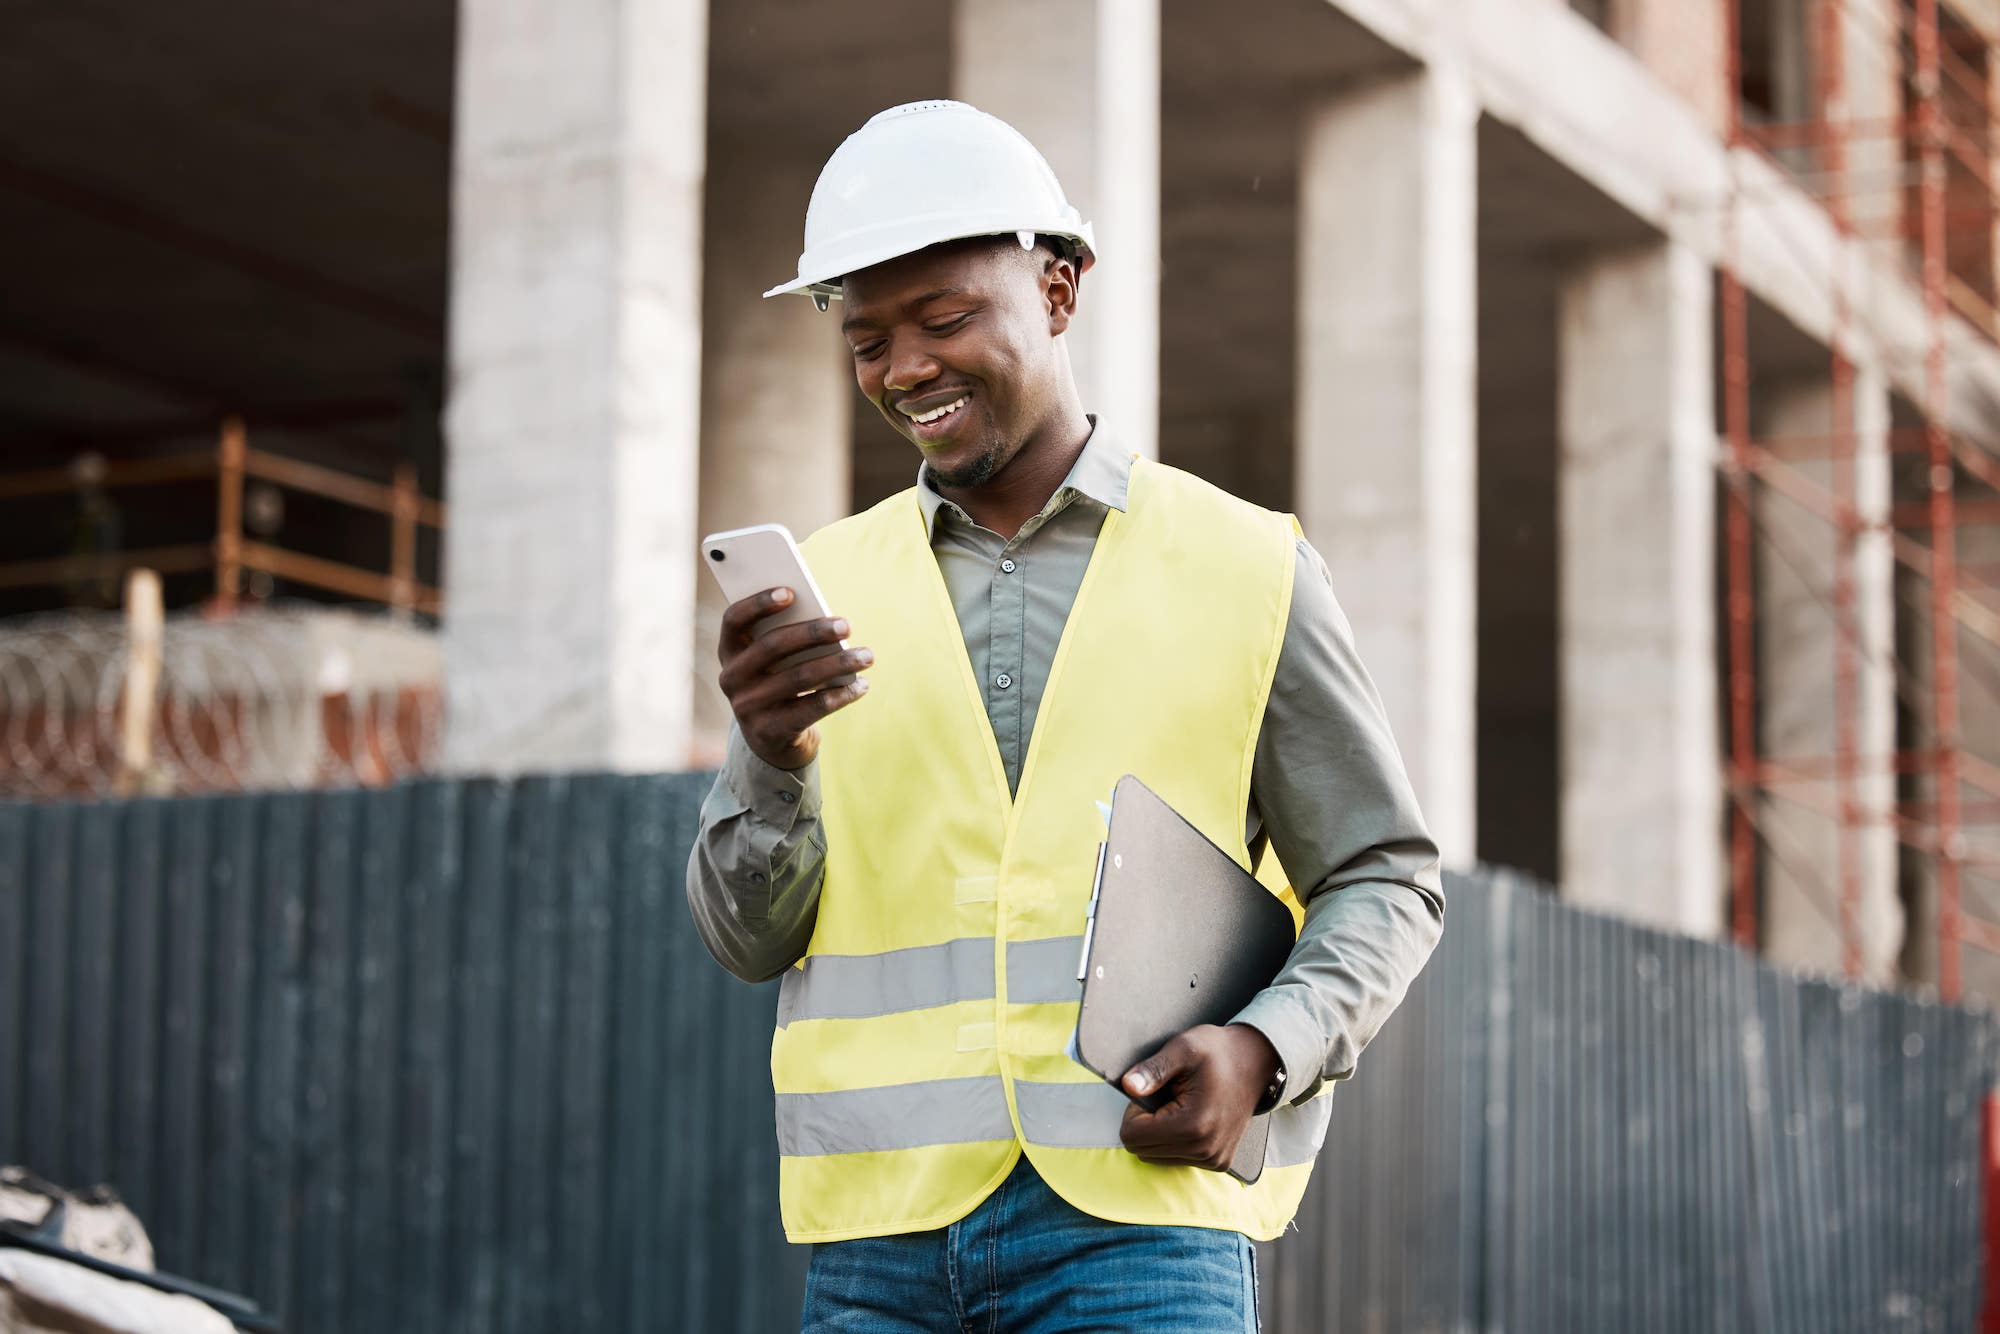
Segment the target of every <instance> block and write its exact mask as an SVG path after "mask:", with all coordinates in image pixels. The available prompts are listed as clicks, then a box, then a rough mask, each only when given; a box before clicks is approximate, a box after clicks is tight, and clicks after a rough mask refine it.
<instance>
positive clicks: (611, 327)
mask: <svg viewBox="0 0 2000 1334" xmlns="http://www.w3.org/2000/svg"><path fill="white" fill-rule="evenodd" d="M707 16H708V6H707V5H706V4H705V3H703V2H702V0H464V2H463V3H462V4H460V6H459V9H458V42H459V48H458V67H457V78H458V93H457V116H456V122H455V123H456V136H457V141H456V145H455V151H454V153H453V181H452V273H451V384H450V397H449V403H448V406H447V409H446V430H447V433H448V435H447V438H448V442H449V460H448V465H447V480H448V488H449V499H450V502H451V506H452V511H451V519H452V521H451V526H450V529H449V531H448V535H447V546H446V554H447V563H448V567H449V568H448V579H449V583H448V586H447V593H446V604H445V605H446V615H445V653H446V692H447V698H448V709H449V712H448V715H447V727H448V738H449V739H448V742H447V762H448V763H449V764H450V765H451V766H452V767H454V768H456V769H458V770H461V771H463V770H497V771H509V770H520V769H574V768H599V767H607V768H614V769H620V770H644V769H660V768H675V767H679V766H680V765H681V764H683V763H684V762H685V760H686V758H687V753H688V734H689V712H690V700H689V692H688V689H687V681H688V670H689V659H690V651H691V636H690V634H689V628H690V626H691V625H692V624H693V620H694V590H695V574H696V570H695V559H696V542H697V541H698V540H699V536H700V535H699V534H698V533H697V532H696V528H695V521H696V514H695V480H696V479H695V470H696V457H697V450H696V440H697V432H698V430H699V425H700V392H701V384H700V372H699V364H700V356H701V304H700V284H701V240H700V238H701V183H702V169H703V123H704V105H705V100H706V99H705V92H704V85H705V80H706V59H707V39H706V28H707Z"/></svg>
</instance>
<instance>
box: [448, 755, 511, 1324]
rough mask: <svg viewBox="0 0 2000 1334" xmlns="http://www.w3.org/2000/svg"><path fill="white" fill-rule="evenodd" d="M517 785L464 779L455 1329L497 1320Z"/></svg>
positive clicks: (453, 1194) (454, 1176) (453, 1226)
mask: <svg viewBox="0 0 2000 1334" xmlns="http://www.w3.org/2000/svg"><path fill="white" fill-rule="evenodd" d="M515 795H516V789H515V786H514V784H513V783H511V782H505V781H494V780H490V779H476V780H473V781H471V782H469V783H467V785H466V788H465V794H464V809H465V839H464V850H465V888H464V894H463V898H462V901H461V906H460V914H461V916H460V923H461V937H460V938H461V940H462V942H463V944H462V946H461V948H460V951H459V969H458V980H459V986H458V994H457V998H456V1000H457V1021H456V1029H457V1033H458V1043H457V1046H456V1048H455V1049H454V1052H453V1071H454V1090H453V1091H454V1095H455V1099H456V1101H455V1106H454V1108H453V1114H452V1122H453V1125H454V1127H455V1130H456V1133H455V1137H454V1147H453V1152H452V1191H451V1232H450V1237H451V1244H450V1248H449V1253H450V1254H451V1256H452V1257H453V1265H452V1284H451V1293H452V1298H453V1308H452V1309H453V1315H454V1321H453V1324H452V1326H451V1328H453V1329H456V1330H465V1331H474V1330H477V1331H482V1332H483V1331H487V1330H491V1329H494V1328H495V1327H496V1326H497V1324H498V1321H499V1311H500V1301H501V1282H502V1275H503V1273H504V1271H505V1269H506V1267H507V1264H508V1259H507V1257H506V1256H505V1255H504V1254H503V1253H502V1249H501V1237H502V1225H503V1209H504V1197H503V1194H502V1188H501V1181H502V1177H503V1176H504V1175H505V1172H506V1170H507V1158H506V1155H505V1149H504V1144H503V1140H504V1136H505V1125H506V1123H505V1120H504V1117H503V1108H504V1106H505V1103H506V1097H505V1092H506V1089H507V1087H508V1080H509V1078H510V1067H509V1061H508V1053H509V1051H510V1049H511V1034H510V1031H509V1023H508V1013H507V1005H508V997H509V995H510V992H511V987H510V983H509V979H508V966H507V965H508V955H507V939H508V928H509V923H510V922H511V920H512V918H513V916H514V904H513V894H512V885H511V883H510V877H509V874H508V870H509V868H508V858H507V849H508V840H509V830H510V828H511V826H512V823H513V816H514V806H515Z"/></svg>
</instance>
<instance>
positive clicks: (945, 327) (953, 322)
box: [924, 310, 972, 334]
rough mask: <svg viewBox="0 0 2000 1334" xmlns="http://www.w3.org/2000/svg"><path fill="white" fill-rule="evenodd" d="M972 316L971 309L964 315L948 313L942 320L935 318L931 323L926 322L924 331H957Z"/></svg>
mask: <svg viewBox="0 0 2000 1334" xmlns="http://www.w3.org/2000/svg"><path fill="white" fill-rule="evenodd" d="M971 318H972V312H971V311H969V310H968V311H966V312H965V313H964V314H963V315H947V316H945V317H944V318H943V319H941V320H933V321H931V322H930V323H929V324H926V325H925V326H924V332H925V333H927V334H948V333H956V332H958V330H959V329H960V328H962V327H963V326H964V324H965V322H966V321H967V320H969V319H971Z"/></svg>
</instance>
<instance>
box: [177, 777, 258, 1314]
mask: <svg viewBox="0 0 2000 1334" xmlns="http://www.w3.org/2000/svg"><path fill="white" fill-rule="evenodd" d="M267 800H268V799H267V798H265V797H261V796H253V795H244V796H236V797H230V798H227V799H223V800H219V801H218V802H217V803H216V808H215V816H216V819H215V846H214V852H213V855H212V858H211V861H210V877H209V882H210V895H211V898H210V904H209V919H208V937H209V939H208V958H209V966H208V1021H207V1025H206V1027H207V1040H208V1054H207V1070H206V1071H205V1077H206V1084H207V1089H206V1111H205V1115H204V1116H203V1118H202V1162H203V1165H204V1168H205V1174H204V1177H203V1181H202V1186H203V1191H204V1196H203V1211H202V1212H203V1222H202V1251H201V1260H200V1263H199V1264H198V1266H197V1267H196V1270H195V1272H196V1273H197V1274H198V1275H199V1276H200V1277H201V1279H202V1281H203V1282H206V1283H213V1284H215V1285H216V1286H218V1287H222V1288H226V1289H228V1290H229V1291H231V1292H240V1291H242V1290H243V1289H244V1287H245V1286H246V1285H247V1282H248V1279H249V1274H250V1261H249V1251H250V1249H251V1238H252V1236H253V1235H254V1234H255V1232H256V1229H257V1221H256V1220H254V1219H252V1218H251V1217H250V1216H249V1213H248V1210H249V1205H250V1161H251V1151H250V1142H251V1135H250V1102H249V1083H248V1078H247V1075H248V1070H249V1065H250V1059H251V1050H252V1036H251V1014H252V1011H251V1006H252V1004H253V1003H254V986H255V968H256V963H255V958H256V953H257V949H258V941H257V935H258V930H257V928H258V925H259V923H258V913H257V875H258V856H257V842H258V828H259V826H260V825H261V824H262V823H263V814H264V807H265V803H266V801H267Z"/></svg>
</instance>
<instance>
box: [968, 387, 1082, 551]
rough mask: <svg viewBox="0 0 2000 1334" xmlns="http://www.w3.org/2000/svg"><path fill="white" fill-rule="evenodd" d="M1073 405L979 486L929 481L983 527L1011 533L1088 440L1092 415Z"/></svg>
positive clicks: (1005, 534) (1030, 514) (1042, 502)
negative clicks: (1086, 414)
mask: <svg viewBox="0 0 2000 1334" xmlns="http://www.w3.org/2000/svg"><path fill="white" fill-rule="evenodd" d="M1069 408H1070V410H1068V411H1066V412H1064V413H1063V414H1062V415H1061V416H1059V417H1058V418H1057V420H1056V421H1054V422H1052V423H1051V424H1049V425H1048V426H1045V427H1043V428H1042V429H1041V430H1039V431H1037V432H1036V433H1035V434H1034V435H1032V436H1030V437H1029V438H1028V441H1027V442H1026V443H1025V444H1023V445H1022V446H1021V448H1020V449H1019V450H1017V451H1016V452H1015V454H1014V457H1013V458H1011V459H1009V460H1007V462H1006V463H1005V464H1004V465H1003V466H1002V467H1001V469H1000V471H998V472H996V473H994V474H993V476H991V477H989V478H988V479H987V480H986V481H985V482H984V483H982V484H980V485H979V486H946V485H944V484H943V483H941V482H939V481H938V479H937V478H936V477H933V478H932V479H931V484H932V485H933V486H935V487H937V492H938V494H939V495H941V496H943V497H944V498H945V499H946V500H949V501H951V502H952V503H953V504H954V505H957V506H958V507H959V508H960V509H962V510H964V511H965V512H966V514H967V515H968V516H970V517H971V519H972V521H973V522H974V523H976V524H978V525H979V526H980V527H981V528H985V529H988V530H990V531H992V532H996V533H998V534H1000V536H1002V537H1006V538H1011V537H1013V536H1014V534H1016V533H1018V532H1020V531H1021V525H1022V524H1024V523H1026V522H1027V521H1028V520H1029V519H1032V518H1034V517H1035V515H1037V514H1040V513H1041V512H1042V507H1043V506H1045V505H1047V504H1048V503H1049V497H1050V496H1052V495H1054V494H1055V493H1056V488H1057V487H1059V486H1061V485H1062V482H1063V478H1065V477H1067V476H1069V472H1070V469H1071V468H1073V467H1075V466H1076V460H1077V456H1078V455H1080V454H1082V453H1083V447H1084V446H1085V445H1086V444H1088V443H1089V442H1090V419H1089V418H1088V417H1086V416H1084V415H1083V408H1082V406H1081V405H1080V404H1078V403H1075V402H1072V403H1071V404H1070V405H1069Z"/></svg>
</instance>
